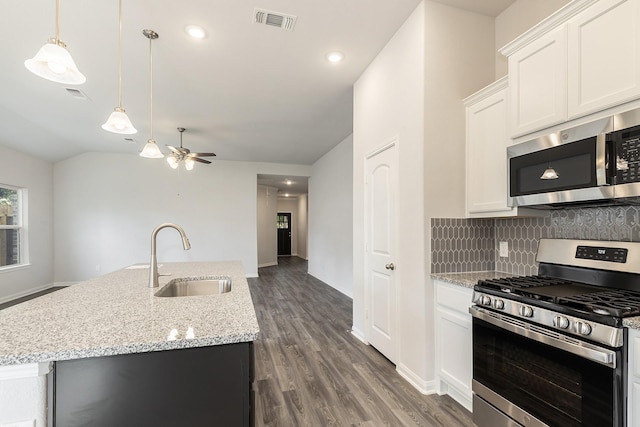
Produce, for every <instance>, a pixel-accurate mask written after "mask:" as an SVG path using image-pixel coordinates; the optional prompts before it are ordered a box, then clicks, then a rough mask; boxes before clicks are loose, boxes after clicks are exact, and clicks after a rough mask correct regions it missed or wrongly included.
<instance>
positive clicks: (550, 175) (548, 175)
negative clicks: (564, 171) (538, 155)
mask: <svg viewBox="0 0 640 427" xmlns="http://www.w3.org/2000/svg"><path fill="white" fill-rule="evenodd" d="M558 178H560V175H559V174H558V172H556V170H555V169H554V168H552V167H551V165H549V167H548V168H547V169H545V171H544V172H543V173H542V176H541V177H540V179H544V180H548V179H558Z"/></svg>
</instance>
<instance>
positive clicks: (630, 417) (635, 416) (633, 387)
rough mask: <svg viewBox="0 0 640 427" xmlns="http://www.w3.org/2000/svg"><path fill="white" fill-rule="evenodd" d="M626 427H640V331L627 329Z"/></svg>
mask: <svg viewBox="0 0 640 427" xmlns="http://www.w3.org/2000/svg"><path fill="white" fill-rule="evenodd" d="M628 338H629V365H628V366H627V372H628V375H627V379H628V383H627V384H628V389H627V426H634V427H635V426H640V331H639V330H637V329H629V337H628Z"/></svg>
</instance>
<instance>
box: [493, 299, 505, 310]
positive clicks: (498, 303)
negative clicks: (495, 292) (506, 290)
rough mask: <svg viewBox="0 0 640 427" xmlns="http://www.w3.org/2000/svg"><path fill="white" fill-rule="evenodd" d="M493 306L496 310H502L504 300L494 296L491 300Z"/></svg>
mask: <svg viewBox="0 0 640 427" xmlns="http://www.w3.org/2000/svg"><path fill="white" fill-rule="evenodd" d="M493 308H495V309H496V310H504V300H501V299H500V298H496V299H494V300H493Z"/></svg>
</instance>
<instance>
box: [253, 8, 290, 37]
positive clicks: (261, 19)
mask: <svg viewBox="0 0 640 427" xmlns="http://www.w3.org/2000/svg"><path fill="white" fill-rule="evenodd" d="M296 19H297V17H296V16H294V15H286V14H284V13H280V12H273V11H270V10H265V9H259V8H257V7H256V8H255V9H254V10H253V22H254V23H256V24H262V25H269V26H272V27H276V28H280V29H281V30H286V31H293V27H294V26H295V25H296Z"/></svg>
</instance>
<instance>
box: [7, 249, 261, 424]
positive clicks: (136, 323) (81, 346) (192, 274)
mask: <svg viewBox="0 0 640 427" xmlns="http://www.w3.org/2000/svg"><path fill="white" fill-rule="evenodd" d="M160 273H161V274H169V273H170V274H171V275H170V276H161V277H160V288H162V286H164V285H165V284H166V283H168V282H169V281H170V280H171V279H174V278H182V277H189V278H204V277H208V276H221V275H224V276H230V277H231V279H232V289H231V292H229V293H226V294H221V295H203V296H194V297H171V298H161V297H156V296H154V294H155V293H156V292H157V291H158V289H160V288H149V287H148V274H149V269H148V268H144V267H143V266H132V267H129V268H126V269H122V270H118V271H115V272H113V273H110V274H107V275H105V276H101V277H98V278H95V279H92V280H89V281H87V282H83V283H79V284H76V285H73V286H71V287H69V288H66V289H63V290H60V291H57V292H54V293H51V294H48V295H45V296H42V297H39V298H36V299H34V300H31V301H27V302H25V303H23V304H19V305H16V306H13V307H10V308H7V309H5V310H2V311H0V366H3V365H26V364H40V365H42V364H43V363H47V362H55V366H54V368H53V370H52V372H51V373H50V374H49V381H48V383H49V387H48V388H49V390H48V392H49V407H50V408H49V418H50V420H52V419H55V418H52V416H53V414H52V412H56V411H55V410H52V409H53V408H52V406H53V407H56V406H57V405H58V404H59V403H60V402H59V401H58V397H60V395H64V396H66V397H65V399H68V398H69V397H71V398H73V396H74V395H75V396H80V397H82V398H83V399H85V397H86V394H87V393H91V392H92V391H91V386H90V384H87V385H86V387H87V388H88V389H89V390H85V389H83V388H78V387H80V386H81V385H82V384H83V381H84V383H90V382H91V381H93V382H96V381H97V382H98V383H97V384H96V388H105V387H108V386H110V384H111V383H112V380H115V379H120V378H121V377H127V376H132V378H134V380H135V376H136V375H137V372H139V371H149V372H146V373H145V372H142V377H141V379H140V381H138V380H135V382H136V383H140V382H147V381H149V380H150V379H151V380H152V384H145V385H144V387H143V388H142V389H139V390H138V391H140V390H143V389H147V388H148V389H149V393H150V394H149V396H156V397H157V394H161V395H162V396H164V395H166V396H168V401H169V402H173V403H176V404H177V403H180V402H181V400H180V399H175V398H176V397H178V396H189V395H190V394H198V387H200V386H202V384H205V385H207V384H217V383H219V384H223V383H224V381H222V379H221V378H217V377H218V374H216V372H218V373H219V374H220V375H222V374H224V373H225V372H228V371H234V367H233V366H232V365H230V364H233V363H235V362H234V360H236V361H237V360H238V359H241V358H242V359H244V361H243V362H242V364H241V365H242V366H243V368H242V369H243V375H244V374H246V375H247V378H249V379H250V377H251V376H252V373H253V372H252V368H253V347H252V341H254V340H255V339H257V337H258V335H259V328H258V323H257V319H256V315H255V311H254V308H253V303H252V300H251V294H250V292H249V287H248V284H247V281H246V278H245V274H244V271H243V268H242V265H241V263H240V262H187V263H164V264H163V265H162V266H161V267H160ZM221 352H224V353H225V355H224V356H223V357H222V358H220V359H219V360H218V359H216V357H217V356H216V354H219V353H221ZM240 356H242V357H240ZM167 357H169V358H167ZM161 359H162V360H165V359H166V360H165V361H161ZM207 360H210V361H211V363H206V361H207ZM65 361H67V362H65ZM114 361H115V362H117V365H118V367H114V366H113V365H112V364H113V363H114ZM129 361H132V364H129ZM156 361H160V362H159V363H160V364H159V365H158V366H155V367H153V369H151V368H150V369H147V367H150V366H152V365H154V364H155V362H156ZM163 364H164V365H163ZM74 365H75V366H74ZM65 366H68V367H71V368H72V369H67V368H63V367H65ZM78 366H79V368H77V367H78ZM123 366H124V371H117V370H114V369H121V368H122V367H123ZM209 366H213V367H214V368H215V369H214V370H213V371H210V372H203V369H205V370H206V369H209ZM132 367H133V368H132ZM185 367H186V368H185ZM173 368H176V369H175V370H176V371H177V370H178V368H180V369H182V370H181V371H180V372H182V373H181V374H180V375H181V376H182V377H183V378H182V380H184V381H182V384H183V386H184V388H183V389H170V388H165V387H175V384H173V383H171V384H173V385H166V386H163V385H162V384H163V381H164V379H165V378H167V377H171V375H169V373H171V372H172V371H173ZM131 369H134V371H131ZM216 369H217V371H216ZM63 371H64V372H67V373H71V375H70V376H69V375H67V379H68V378H72V379H73V378H78V379H79V380H78V382H77V383H73V382H72V383H69V382H68V381H66V380H65V382H64V387H68V386H71V387H73V388H76V391H75V392H74V391H73V390H71V392H69V391H68V390H67V391H64V392H63V391H62V390H60V389H59V387H60V386H61V384H60V383H59V381H58V380H59V379H60V378H59V377H58V375H60V374H61V373H63ZM99 372H102V374H97V373H99ZM92 373H94V374H96V375H97V376H96V375H92ZM109 373H111V377H109ZM236 373H237V372H236ZM187 374H188V375H189V377H188V378H184V376H185V375H187ZM65 375H66V374H65ZM100 375H106V377H104V376H100ZM203 375H205V376H206V375H215V376H216V378H208V379H207V378H205V381H200V380H201V379H202V376H203ZM56 377H58V378H56ZM173 377H175V375H173ZM80 379H84V380H80ZM174 379H177V380H180V378H174ZM198 383H200V384H199V385H198ZM191 385H193V388H192V387H191ZM114 390H117V387H116V388H115V389H114ZM247 390H248V392H249V393H251V387H250V384H246V385H245V387H243V390H242V392H243V393H244V394H246V392H247ZM56 392H61V393H58V394H59V396H56ZM118 392H120V391H118ZM244 398H246V396H245V397H243V399H244ZM85 400H86V401H85V402H81V404H82V405H84V406H82V407H81V408H75V409H74V407H73V405H74V404H75V403H74V402H71V403H70V402H64V405H69V404H71V406H70V407H68V409H69V408H70V409H69V410H71V411H77V410H90V409H96V408H97V407H96V405H94V403H95V402H94V403H92V402H91V401H90V398H86V399H85ZM120 400H122V399H120ZM150 400H152V401H153V400H156V399H150V398H145V397H144V396H140V395H138V396H137V399H135V400H134V402H135V405H134V406H137V408H138V414H137V415H139V414H140V413H142V412H145V411H147V412H149V411H148V409H149V408H147V409H145V406H143V404H147V403H148V402H149V401H150ZM212 400H215V397H212ZM159 402H162V400H160V401H159ZM52 403H53V405H52ZM120 403H122V402H120ZM213 403H215V401H214V402H212V405H213ZM92 405H93V406H92ZM163 406H171V405H167V404H166V402H164V404H163ZM111 409H112V410H113V411H118V408H111ZM157 409H158V408H155V409H152V411H153V410H157ZM65 410H66V409H65ZM187 412H188V411H187ZM182 415H184V414H182ZM85 416H86V415H85ZM185 416H186V415H185ZM184 420H187V418H185V419H184ZM136 422H137V423H138V425H142V424H139V423H140V422H141V421H140V419H138V420H137V421H136ZM59 424H60V425H62V423H61V422H60V423H59ZM90 425H92V424H90ZM95 425H106V424H100V423H96V424H95ZM120 425H122V424H120ZM131 425H134V421H133V419H132V422H131ZM166 425H178V424H171V423H169V422H168V423H167V424H166Z"/></svg>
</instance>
